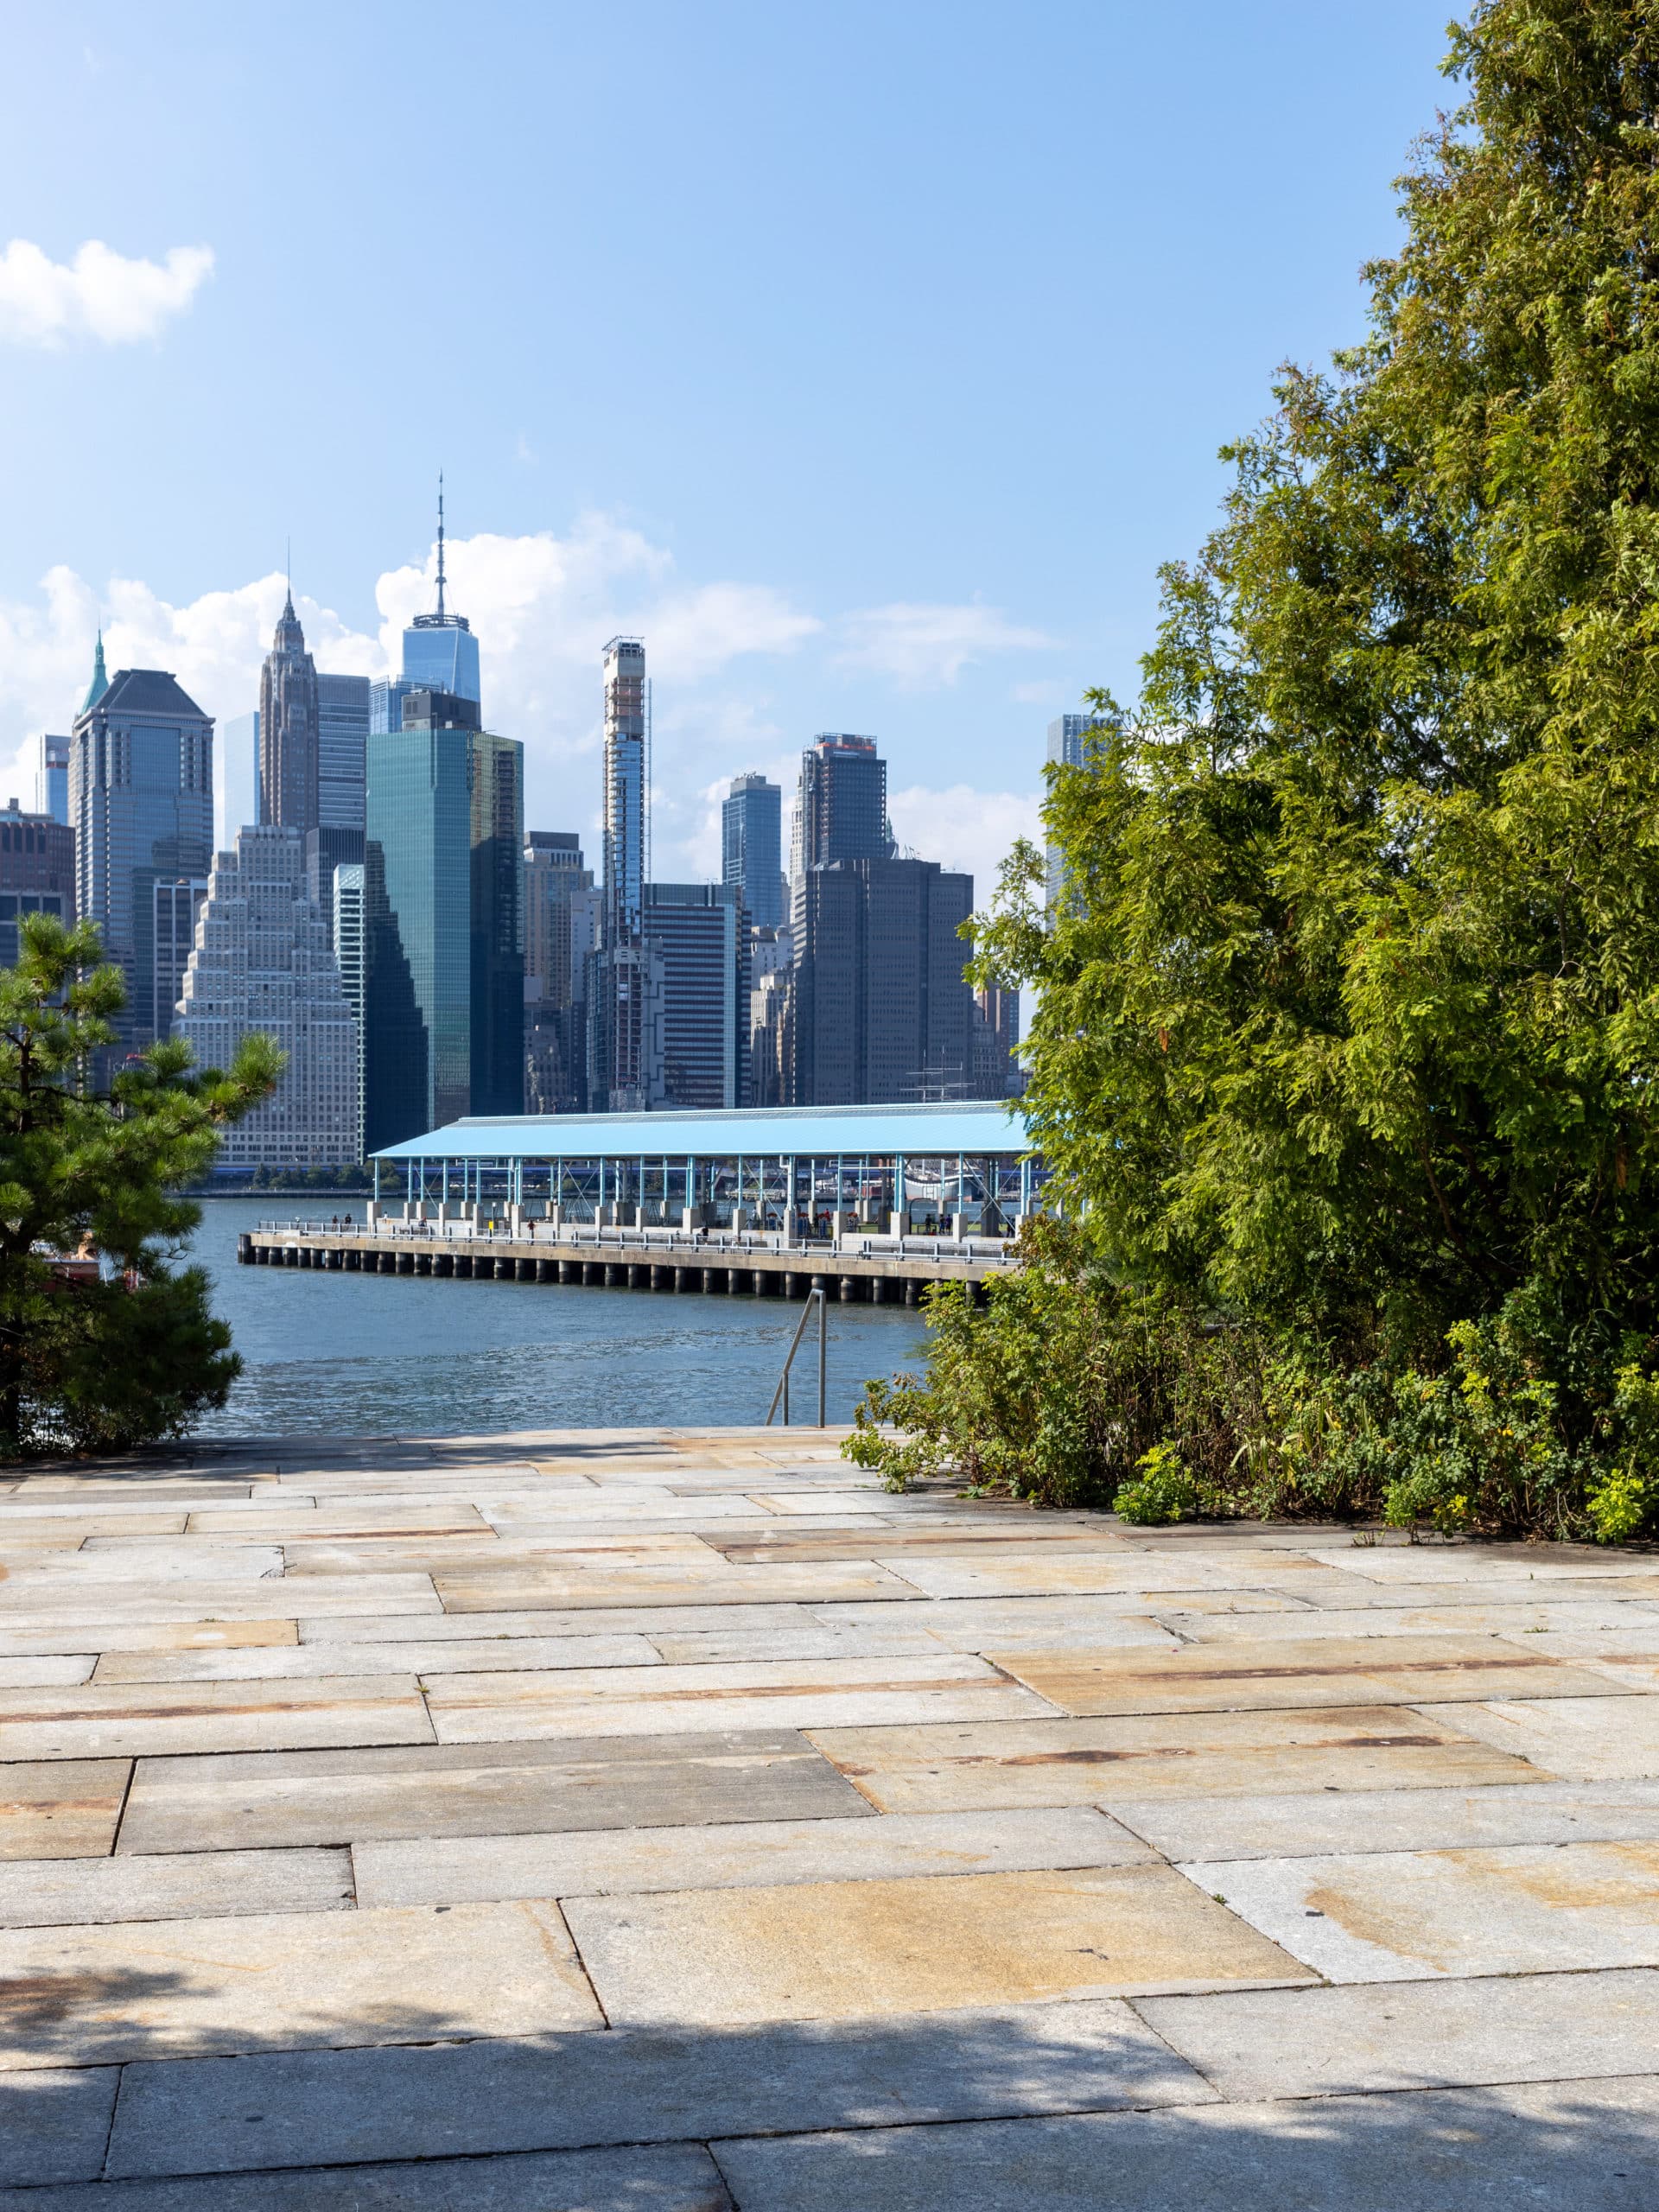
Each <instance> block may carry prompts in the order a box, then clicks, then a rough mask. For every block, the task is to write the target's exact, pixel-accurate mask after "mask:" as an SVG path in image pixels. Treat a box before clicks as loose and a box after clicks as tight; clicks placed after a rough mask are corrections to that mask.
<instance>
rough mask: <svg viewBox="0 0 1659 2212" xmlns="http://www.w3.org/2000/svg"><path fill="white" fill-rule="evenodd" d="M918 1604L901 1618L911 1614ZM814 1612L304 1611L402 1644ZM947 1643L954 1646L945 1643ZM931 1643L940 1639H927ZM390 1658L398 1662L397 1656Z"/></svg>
mask: <svg viewBox="0 0 1659 2212" xmlns="http://www.w3.org/2000/svg"><path fill="white" fill-rule="evenodd" d="M872 1610H873V1611H874V1614H875V1616H876V1617H877V1618H879V1619H880V1620H881V1621H884V1622H889V1621H891V1622H897V1621H898V1620H899V1619H900V1618H901V1617H900V1615H899V1612H898V1611H897V1609H896V1608H895V1607H893V1606H892V1605H879V1606H875V1607H874V1608H873V1609H872ZM913 1610H914V1608H907V1609H906V1612H905V1613H904V1615H903V1616H902V1618H904V1619H905V1620H908V1619H909V1618H910V1614H911V1612H912V1611H913ZM813 1618H814V1616H813V1614H812V1613H811V1612H810V1611H809V1610H808V1609H807V1608H806V1607H805V1606H804V1605H746V1606H745V1607H744V1608H743V1611H741V1613H736V1614H734V1613H733V1612H732V1611H730V1610H729V1609H728V1607H726V1606H724V1605H709V1606H707V1607H702V1608H700V1607H698V1606H696V1605H616V1606H612V1607H609V1608H599V1609H594V1608H593V1607H591V1606H576V1607H575V1608H574V1609H572V1610H570V1611H566V1612H560V1611H557V1610H556V1609H555V1608H549V1609H547V1610H545V1611H543V1610H541V1609H539V1608H536V1609H532V1610H531V1611H528V1612H499V1613H492V1612H469V1613H436V1614H434V1613H407V1614H398V1613H385V1614H380V1613H376V1614H369V1615H366V1616H365V1617H364V1618H360V1619H359V1618H355V1617H354V1616H352V1615H343V1616H327V1617H325V1618H320V1619H314V1618H312V1617H311V1615H310V1614H309V1612H308V1611H304V1610H302V1611H301V1613H300V1617H299V1641H300V1642H301V1643H388V1644H390V1643H405V1642H408V1643H419V1642H424V1641H428V1640H430V1641H434V1642H437V1641H442V1642H448V1641H450V1640H452V1639H453V1640H454V1641H457V1642H467V1643H476V1642H477V1641H478V1640H479V1639H480V1637H501V1638H516V1637H553V1636H556V1637H578V1638H580V1637H602V1636H645V1637H652V1638H655V1637H658V1636H659V1635H663V1634H671V1635H675V1636H678V1635H685V1634H690V1633H692V1632H694V1631H696V1630H704V1631H706V1632H708V1633H711V1634H715V1633H717V1634H720V1635H728V1634H732V1633H738V1632H741V1631H744V1630H763V1629H786V1628H796V1627H799V1626H801V1625H803V1624H810V1623H811V1622H812V1620H813ZM946 1648H947V1649H950V1648H951V1647H949V1646H947V1647H946ZM927 1649H929V1650H932V1649H936V1645H935V1644H934V1643H932V1642H930V1643H929V1644H928V1646H927ZM386 1663H390V1664H391V1665H394V1666H395V1665H397V1663H398V1662H397V1659H396V1657H395V1656H390V1657H389V1660H388V1662H386Z"/></svg>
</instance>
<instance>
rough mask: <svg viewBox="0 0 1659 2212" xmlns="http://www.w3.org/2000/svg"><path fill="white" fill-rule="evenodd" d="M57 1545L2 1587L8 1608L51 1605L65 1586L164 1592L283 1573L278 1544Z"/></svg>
mask: <svg viewBox="0 0 1659 2212" xmlns="http://www.w3.org/2000/svg"><path fill="white" fill-rule="evenodd" d="M37 1541H38V1540H37ZM52 1541H53V1542H54V1544H56V1545H58V1546H60V1547H62V1548H60V1549H54V1550H50V1551H43V1552H41V1553H40V1554H35V1555H31V1556H29V1563H28V1565H27V1566H26V1567H19V1568H16V1569H15V1570H14V1571H13V1573H12V1574H11V1576H10V1579H9V1580H7V1581H6V1582H4V1583H0V1594H3V1597H4V1599H5V1600H6V1602H7V1603H8V1604H9V1605H19V1606H22V1605H28V1604H29V1601H30V1599H35V1600H37V1601H38V1600H41V1599H45V1600H47V1601H48V1602H49V1601H50V1600H51V1599H54V1598H55V1597H56V1596H57V1594H58V1592H60V1591H61V1590H62V1589H63V1587H64V1586H65V1585H66V1584H73V1586H75V1587H76V1588H78V1589H86V1588H87V1587H88V1586H92V1587H93V1588H96V1587H98V1586H101V1585H103V1584H105V1583H119V1584H121V1585H122V1586H124V1587H130V1586H137V1587H140V1588H143V1587H145V1586H148V1587H149V1588H150V1589H154V1590H157V1591H161V1590H168V1589H170V1588H171V1587H172V1586H173V1585H175V1584H176V1583H181V1582H184V1583H189V1582H260V1581H263V1580H265V1578H266V1577H267V1576H270V1575H277V1574H280V1573H282V1571H283V1554H282V1553H281V1552H280V1551H279V1550H278V1549H277V1546H276V1545H275V1544H257V1543H254V1544H234V1543H229V1542H226V1541H217V1540H216V1541H213V1542H212V1543H206V1542H204V1543H200V1544H192V1543H189V1542H187V1541H182V1540H181V1539H179V1538H176V1537H175V1539H174V1540H173V1541H170V1542H169V1541H168V1539H167V1538H166V1537H165V1536H88V1537H87V1538H86V1541H85V1542H83V1543H79V1546H78V1547H77V1540H76V1538H75V1537H74V1536H73V1535H64V1536H59V1537H56V1538H54V1539H52Z"/></svg>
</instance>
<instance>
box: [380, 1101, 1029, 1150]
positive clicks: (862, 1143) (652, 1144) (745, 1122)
mask: <svg viewBox="0 0 1659 2212" xmlns="http://www.w3.org/2000/svg"><path fill="white" fill-rule="evenodd" d="M1030 1148H1031V1147H1030V1140H1029V1138H1028V1136H1027V1130H1026V1122H1025V1117H1024V1116H1023V1115H1022V1114H1021V1113H1020V1110H1019V1107H1018V1104H1017V1103H1014V1106H1013V1107H1012V1109H1010V1107H1009V1105H1007V1104H1006V1103H1003V1102H1002V1101H1001V1100H992V1101H988V1102H985V1103H975V1102H972V1101H969V1102H965V1103H961V1104H958V1103H956V1102H955V1101H950V1102H948V1103H944V1104H942V1105H940V1104H933V1105H924V1106H763V1107H754V1108H747V1109H743V1110H742V1111H741V1112H731V1113H725V1112H721V1113H667V1114H515V1115H509V1116H501V1117H499V1118H493V1117H490V1116H469V1117H468V1118H467V1120H465V1121H461V1122H449V1123H448V1125H447V1127H445V1128H441V1129H433V1130H430V1131H429V1133H428V1134H427V1135H425V1136H421V1137H408V1138H405V1140H404V1142H403V1143H402V1144H393V1145H388V1146H386V1147H385V1150H384V1151H382V1152H379V1153H377V1154H375V1155H374V1156H375V1157H376V1158H377V1159H378V1160H639V1159H640V1158H642V1157H643V1158H645V1159H646V1160H651V1159H658V1160H660V1159H661V1158H662V1157H663V1156H664V1154H669V1155H671V1157H673V1158H676V1159H694V1160H729V1159H735V1158H737V1157H738V1156H739V1155H740V1154H742V1155H744V1156H746V1157H749V1158H758V1157H771V1158H778V1157H785V1158H786V1157H788V1156H789V1155H791V1154H793V1155H795V1156H796V1157H797V1158H799V1159H803V1160H805V1159H818V1160H823V1159H833V1158H835V1157H836V1156H837V1155H842V1156H846V1157H852V1158H861V1157H866V1156H870V1157H874V1158H877V1159H887V1158H890V1157H892V1156H893V1155H895V1154H900V1153H903V1154H906V1155H908V1156H911V1157H914V1158H917V1159H925V1158H927V1157H929V1156H930V1155H931V1154H935V1153H958V1152H960V1153H974V1154H982V1153H1003V1154H1009V1155H1014V1156H1017V1155H1018V1154H1022V1153H1025V1152H1027V1151H1029V1150H1030Z"/></svg>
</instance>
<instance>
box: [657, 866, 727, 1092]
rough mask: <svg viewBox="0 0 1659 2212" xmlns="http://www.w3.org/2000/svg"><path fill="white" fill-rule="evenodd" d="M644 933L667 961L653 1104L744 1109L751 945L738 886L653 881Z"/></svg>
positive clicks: (663, 984)
mask: <svg viewBox="0 0 1659 2212" xmlns="http://www.w3.org/2000/svg"><path fill="white" fill-rule="evenodd" d="M645 938H646V941H647V943H648V944H651V945H652V946H654V947H655V948H656V950H657V951H658V953H659V954H660V956H661V959H662V982H661V992H662V1014H661V1027H660V1032H659V1034H660V1039H661V1059H660V1063H659V1071H658V1075H657V1080H656V1082H655V1083H654V1084H653V1086H652V1088H653V1097H652V1104H653V1105H656V1106H660V1107H663V1108H674V1107H689V1108H713V1107H718V1106H727V1107H733V1106H741V1105H742V1104H743V1103H744V1102H745V1093H746V1090H747V1064H748V1054H749V1024H748V1005H749V941H748V932H747V930H746V929H745V928H744V926H743V906H742V893H741V887H739V886H738V885H737V884H735V883H648V884H647V885H646V886H645Z"/></svg>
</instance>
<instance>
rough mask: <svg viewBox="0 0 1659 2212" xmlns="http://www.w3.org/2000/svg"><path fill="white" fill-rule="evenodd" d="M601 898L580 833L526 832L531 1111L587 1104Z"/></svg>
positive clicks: (562, 1110)
mask: <svg viewBox="0 0 1659 2212" xmlns="http://www.w3.org/2000/svg"><path fill="white" fill-rule="evenodd" d="M599 898H600V894H599V893H598V892H597V891H596V890H595V889H594V876H593V870H592V869H591V868H588V867H586V866H585V865H584V864H583V860H582V841H581V839H580V838H579V837H578V836H575V834H574V832H572V831H569V830H564V829H531V830H530V831H528V832H527V833H526V835H525V838H524V1105H525V1109H526V1111H528V1112H530V1113H531V1114H575V1113H580V1112H582V1110H583V1109H584V1108H585V1107H586V1105H587V1101H588V1079H587V1078H588V1065H587V1059H588V1056H587V989H588V972H589V958H590V956H591V954H592V953H593V950H594V947H595V945H596V944H598V942H599Z"/></svg>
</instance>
